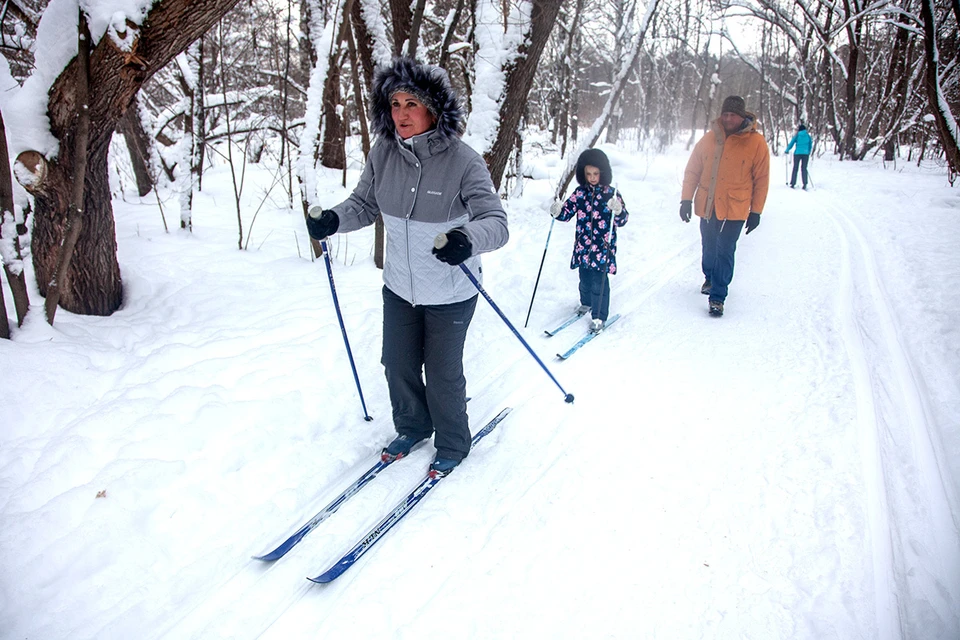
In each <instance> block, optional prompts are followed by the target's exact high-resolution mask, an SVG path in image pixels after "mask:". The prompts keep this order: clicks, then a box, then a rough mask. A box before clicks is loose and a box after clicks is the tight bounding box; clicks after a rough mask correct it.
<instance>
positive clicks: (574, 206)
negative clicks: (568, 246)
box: [557, 185, 630, 273]
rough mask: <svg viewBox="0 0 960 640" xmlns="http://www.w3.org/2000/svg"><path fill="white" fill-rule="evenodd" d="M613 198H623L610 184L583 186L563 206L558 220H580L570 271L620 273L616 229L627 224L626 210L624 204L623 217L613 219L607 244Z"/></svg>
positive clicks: (578, 221)
mask: <svg viewBox="0 0 960 640" xmlns="http://www.w3.org/2000/svg"><path fill="white" fill-rule="evenodd" d="M611 198H618V199H619V200H620V203H621V204H623V198H622V197H620V194H619V192H617V191H616V190H615V189H614V188H613V187H611V186H610V185H597V186H591V185H580V186H579V187H577V188H576V190H575V191H574V192H573V193H571V194H570V197H569V198H567V201H566V202H564V203H563V209H562V210H561V211H560V215H558V216H557V220H559V221H560V222H566V221H567V220H569V219H570V218H572V217H574V216H576V217H577V237H576V239H575V241H574V244H573V257H572V258H571V259H570V268H571V269H579V268H581V267H583V268H585V269H590V270H593V271H605V272H606V273H616V272H617V258H616V255H617V227H622V226H623V225H625V224H627V218H629V217H630V214H629V213H627V207H626V205H624V207H623V210H622V211H620V215H618V216H617V217H616V219H615V220H614V223H615V224H614V227H613V237H612V239H611V240H610V244H609V246H608V244H607V236H608V233H609V232H610V218H611V217H612V213H611V211H610V207H609V206H608V203H609V202H610V199H611Z"/></svg>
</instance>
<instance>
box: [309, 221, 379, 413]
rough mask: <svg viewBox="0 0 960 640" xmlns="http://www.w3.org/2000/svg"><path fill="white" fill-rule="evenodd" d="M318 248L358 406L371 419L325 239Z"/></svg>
mask: <svg viewBox="0 0 960 640" xmlns="http://www.w3.org/2000/svg"><path fill="white" fill-rule="evenodd" d="M320 248H321V249H322V250H323V259H324V262H326V264H327V277H328V278H330V294H331V295H332V296H333V306H334V308H336V310H337V320H339V321H340V333H342V334H343V344H344V345H345V346H346V347H347V358H349V359H350V368H351V369H353V380H354V382H356V383H357V393H359V394H360V406H362V407H363V419H364V420H366V421H367V422H370V421H372V420H373V418H372V417H370V414H369V413H368V412H367V403H366V402H364V400H363V389H361V388H360V376H359V375H357V365H356V364H355V363H354V362H353V351H351V350H350V340H348V339H347V328H346V327H345V326H344V325H343V314H342V313H340V301H339V300H338V299H337V285H335V284H334V283H333V265H331V264H330V252H329V251H327V241H326V239H323V240H321V241H320Z"/></svg>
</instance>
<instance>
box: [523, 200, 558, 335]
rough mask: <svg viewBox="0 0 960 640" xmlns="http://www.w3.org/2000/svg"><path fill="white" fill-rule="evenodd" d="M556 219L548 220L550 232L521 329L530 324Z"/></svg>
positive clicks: (548, 232)
mask: <svg viewBox="0 0 960 640" xmlns="http://www.w3.org/2000/svg"><path fill="white" fill-rule="evenodd" d="M556 221H557V219H556V218H554V217H552V216H551V218H550V230H549V231H547V243H546V244H545V245H543V257H542V258H540V270H539V271H537V281H536V282H535V283H534V285H533V295H532V296H530V307H529V308H528V309H527V319H526V320H524V322H523V328H524V329H526V328H527V323H529V322H530V312H531V311H533V299H534V298H535V297H536V296H537V287H539V286H540V274H541V273H543V263H544V262H546V260H547V247H549V246H550V236H551V235H553V223H554V222H556Z"/></svg>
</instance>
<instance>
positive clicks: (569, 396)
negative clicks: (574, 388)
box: [563, 393, 573, 404]
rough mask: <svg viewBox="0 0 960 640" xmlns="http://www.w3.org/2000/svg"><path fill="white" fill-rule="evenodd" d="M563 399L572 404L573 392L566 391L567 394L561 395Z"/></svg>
mask: <svg viewBox="0 0 960 640" xmlns="http://www.w3.org/2000/svg"><path fill="white" fill-rule="evenodd" d="M563 401H564V402H566V403H567V404H573V394H572V393H568V394H567V395H565V396H564V397H563Z"/></svg>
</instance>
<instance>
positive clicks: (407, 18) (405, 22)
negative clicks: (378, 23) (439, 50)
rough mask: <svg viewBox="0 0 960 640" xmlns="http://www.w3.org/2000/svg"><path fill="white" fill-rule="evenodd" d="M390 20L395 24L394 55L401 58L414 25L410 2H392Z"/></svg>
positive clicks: (396, 0) (400, 0) (392, 0)
mask: <svg viewBox="0 0 960 640" xmlns="http://www.w3.org/2000/svg"><path fill="white" fill-rule="evenodd" d="M390 18H391V21H392V22H393V55H396V56H399V55H402V54H403V43H404V42H406V40H407V37H408V34H409V33H410V27H411V25H412V23H413V13H411V11H410V2H409V0H408V1H406V2H404V0H390Z"/></svg>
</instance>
